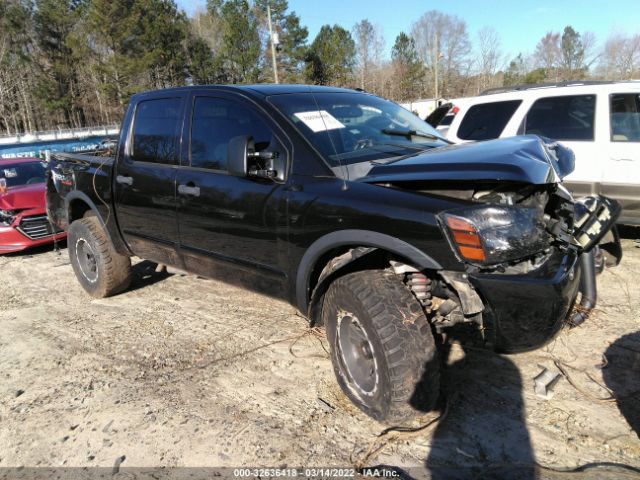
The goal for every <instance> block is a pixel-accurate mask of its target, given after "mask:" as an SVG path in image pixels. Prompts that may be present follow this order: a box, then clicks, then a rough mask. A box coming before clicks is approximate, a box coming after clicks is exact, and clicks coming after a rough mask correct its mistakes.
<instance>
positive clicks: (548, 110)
mask: <svg viewBox="0 0 640 480" xmlns="http://www.w3.org/2000/svg"><path fill="white" fill-rule="evenodd" d="M595 113H596V96H595V95H568V96H563V97H546V98H540V99H538V100H536V101H535V103H534V104H533V105H532V106H531V109H530V110H529V113H527V116H526V117H524V120H523V122H522V128H521V131H522V132H523V133H525V134H534V135H540V136H541V137H549V138H552V139H554V140H582V141H584V140H593V124H594V118H595Z"/></svg>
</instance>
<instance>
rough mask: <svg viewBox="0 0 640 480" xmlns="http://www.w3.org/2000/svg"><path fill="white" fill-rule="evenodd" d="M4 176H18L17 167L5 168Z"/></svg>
mask: <svg viewBox="0 0 640 480" xmlns="http://www.w3.org/2000/svg"><path fill="white" fill-rule="evenodd" d="M4 176H5V177H6V178H14V177H17V176H18V171H17V170H16V169H15V168H5V169H4Z"/></svg>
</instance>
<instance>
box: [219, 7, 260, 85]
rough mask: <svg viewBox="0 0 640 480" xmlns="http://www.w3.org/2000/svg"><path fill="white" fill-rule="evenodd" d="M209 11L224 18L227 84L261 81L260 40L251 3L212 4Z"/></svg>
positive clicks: (223, 61)
mask: <svg viewBox="0 0 640 480" xmlns="http://www.w3.org/2000/svg"><path fill="white" fill-rule="evenodd" d="M207 5H208V8H209V9H210V12H211V14H212V15H213V16H215V17H219V18H220V23H221V29H222V42H221V48H220V56H221V60H222V66H223V69H224V77H225V81H227V82H229V83H250V82H256V81H258V74H259V72H260V63H259V60H260V52H261V44H260V36H259V33H258V21H257V19H256V15H255V12H254V11H253V9H252V8H251V7H250V6H249V2H248V1H247V0H226V1H222V0H210V1H209V2H208V4H207Z"/></svg>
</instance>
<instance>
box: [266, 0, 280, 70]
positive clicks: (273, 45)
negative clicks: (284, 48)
mask: <svg viewBox="0 0 640 480" xmlns="http://www.w3.org/2000/svg"><path fill="white" fill-rule="evenodd" d="M267 18H268V19H269V40H270V41H271V61H272V62H273V80H274V81H275V82H276V83H280V82H279V81H278V64H277V63H276V39H275V38H274V36H273V29H272V27H271V7H270V6H269V4H268V3H267Z"/></svg>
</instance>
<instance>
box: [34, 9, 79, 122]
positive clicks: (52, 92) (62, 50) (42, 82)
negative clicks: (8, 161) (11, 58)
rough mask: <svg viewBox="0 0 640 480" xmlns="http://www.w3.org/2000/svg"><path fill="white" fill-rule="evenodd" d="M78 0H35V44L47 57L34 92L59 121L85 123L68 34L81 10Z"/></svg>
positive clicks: (41, 64)
mask: <svg viewBox="0 0 640 480" xmlns="http://www.w3.org/2000/svg"><path fill="white" fill-rule="evenodd" d="M81 5H82V4H81V2H80V0H36V2H35V14H34V21H35V32H36V35H37V38H36V40H37V44H38V47H39V49H40V51H41V53H42V55H43V57H44V58H45V59H46V61H41V62H40V63H39V65H40V67H41V72H40V73H41V74H40V75H39V78H38V86H37V90H36V95H37V97H38V99H39V100H40V102H42V104H43V105H44V107H45V108H46V109H47V110H48V111H49V112H51V113H52V114H54V115H57V116H58V123H60V124H63V125H64V124H66V125H69V126H80V125H83V124H84V114H83V112H82V110H81V109H79V108H77V106H76V103H75V100H76V96H75V89H76V87H77V77H76V63H75V61H74V57H73V51H72V50H71V48H70V46H69V38H70V34H71V32H72V31H73V29H74V26H75V24H76V22H77V19H78V17H79V15H80V14H81V11H82V8H81Z"/></svg>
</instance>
